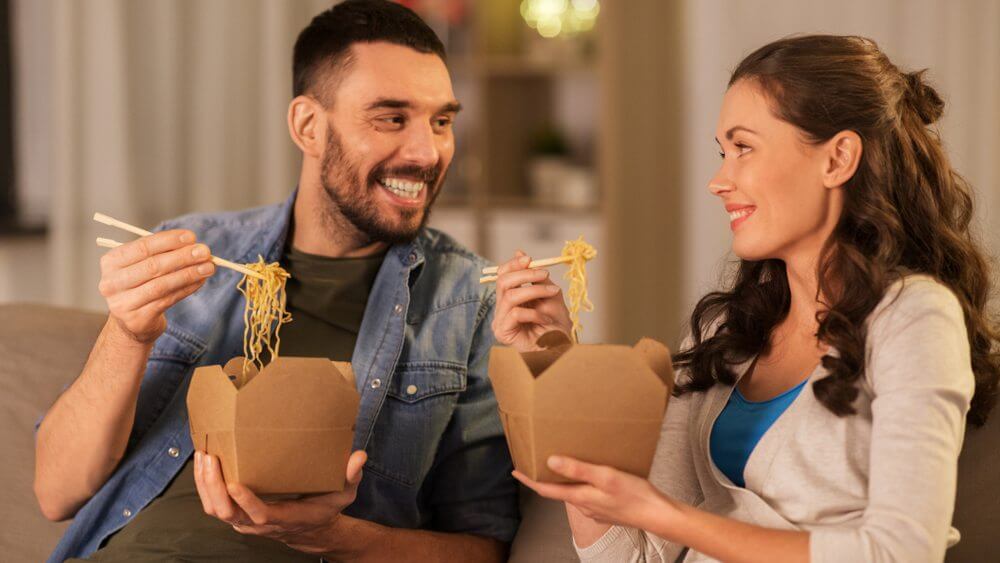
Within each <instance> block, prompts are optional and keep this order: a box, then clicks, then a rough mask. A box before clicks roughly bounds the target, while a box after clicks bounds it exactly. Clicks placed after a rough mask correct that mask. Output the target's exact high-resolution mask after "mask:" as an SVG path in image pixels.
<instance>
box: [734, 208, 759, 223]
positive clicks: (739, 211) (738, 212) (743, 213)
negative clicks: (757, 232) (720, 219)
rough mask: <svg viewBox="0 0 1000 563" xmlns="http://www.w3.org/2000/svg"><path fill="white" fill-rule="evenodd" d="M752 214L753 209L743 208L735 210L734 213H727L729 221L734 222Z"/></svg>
mask: <svg viewBox="0 0 1000 563" xmlns="http://www.w3.org/2000/svg"><path fill="white" fill-rule="evenodd" d="M753 212H754V208H753V207H744V208H743V209H737V210H736V211H731V212H730V213H729V220H730V221H735V220H737V219H739V218H740V217H746V216H747V215H750V214H751V213H753Z"/></svg>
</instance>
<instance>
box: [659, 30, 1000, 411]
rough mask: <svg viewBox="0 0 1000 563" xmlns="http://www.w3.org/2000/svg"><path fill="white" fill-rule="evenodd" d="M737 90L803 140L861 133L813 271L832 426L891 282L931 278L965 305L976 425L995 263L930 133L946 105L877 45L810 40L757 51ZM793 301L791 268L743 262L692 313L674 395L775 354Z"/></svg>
mask: <svg viewBox="0 0 1000 563" xmlns="http://www.w3.org/2000/svg"><path fill="white" fill-rule="evenodd" d="M741 80H748V81H752V83H753V84H754V85H755V86H757V87H758V88H759V89H760V90H761V91H762V92H763V93H764V94H765V95H766V96H767V97H768V99H769V101H770V102H771V110H772V112H773V113H774V114H775V115H776V116H777V117H778V118H779V119H782V120H783V121H786V122H788V123H790V124H792V125H794V126H796V127H797V128H799V129H800V130H801V131H802V132H803V134H804V137H805V138H806V139H807V140H808V141H809V142H812V143H817V144H818V143H822V142H824V141H827V140H829V139H830V138H832V137H833V136H834V135H836V134H837V133H839V132H841V131H854V132H856V133H857V134H858V135H859V136H860V137H861V140H862V146H863V147H864V150H863V154H862V157H861V162H860V165H859V166H858V169H857V172H856V173H855V174H854V176H853V177H852V178H851V179H850V180H849V181H848V182H847V184H846V185H845V189H844V198H845V203H844V210H843V214H842V216H841V218H840V220H839V223H838V224H837V226H836V227H835V229H834V231H833V234H832V236H831V237H830V239H829V240H828V241H827V242H826V244H825V246H824V249H823V253H822V256H821V260H820V263H819V271H818V275H819V293H818V295H823V296H826V298H827V299H828V300H829V302H828V303H823V304H822V305H823V306H822V307H821V310H820V313H818V314H817V321H818V322H819V330H818V332H817V337H818V338H819V339H820V340H821V341H822V342H824V343H826V344H829V345H831V346H833V347H834V348H836V350H837V352H838V356H833V355H827V356H824V357H823V366H824V367H825V368H826V369H827V370H828V371H829V373H830V375H829V376H828V377H825V378H823V379H820V380H817V381H816V382H815V383H814V384H813V391H814V393H815V395H816V398H817V399H818V400H819V401H820V402H821V403H822V404H823V405H824V406H826V408H828V409H829V410H830V411H832V412H833V413H835V414H837V415H838V416H846V415H850V414H854V413H855V409H854V407H853V403H854V400H855V399H856V398H857V396H858V387H857V384H858V379H859V378H861V377H862V376H863V374H864V370H865V339H866V337H867V327H866V323H865V321H866V319H867V318H868V316H869V315H870V314H871V312H872V310H873V309H874V308H875V306H876V305H877V304H878V303H879V302H880V301H881V300H882V298H883V296H884V295H885V293H886V290H887V289H888V288H889V285H890V284H891V283H893V282H894V281H896V280H898V279H899V278H900V277H902V276H903V275H905V274H908V273H923V274H927V275H930V276H932V277H934V278H935V279H937V280H938V281H940V282H941V283H943V284H944V285H946V286H947V287H949V288H950V289H951V290H952V292H954V294H955V295H956V296H957V297H958V300H959V302H960V303H961V305H962V309H963V311H964V313H965V324H966V328H967V330H968V335H969V347H970V349H971V357H972V371H973V372H974V374H975V379H976V390H975V395H974V397H973V399H972V405H971V409H970V411H969V415H968V420H969V422H970V423H971V424H973V425H977V426H980V425H982V424H983V423H984V422H985V421H986V417H987V415H988V414H989V412H990V410H991V409H992V408H993V406H994V404H995V403H996V397H997V382H998V379H1000V352H998V351H997V350H996V344H997V342H998V332H997V327H996V324H995V322H993V321H991V320H990V318H989V313H988V311H987V305H988V301H989V298H990V271H989V262H988V260H987V258H986V255H985V254H984V252H983V251H982V249H981V248H980V246H979V244H978V243H977V241H976V240H975V237H974V236H973V234H972V233H971V232H970V228H969V227H970V222H971V220H972V215H973V213H972V210H973V200H972V192H971V188H970V186H969V184H968V183H967V182H966V181H965V179H964V178H962V176H960V175H959V174H958V173H957V172H956V171H955V170H954V169H953V168H952V166H951V163H950V161H949V159H948V156H947V154H946V153H945V150H944V148H943V147H942V144H941V140H940V138H939V135H938V132H937V131H936V129H935V128H934V127H932V125H933V124H934V123H935V122H936V121H937V120H938V119H939V118H940V117H941V114H942V112H943V110H944V102H942V101H941V97H940V96H939V95H938V93H937V92H936V91H935V90H934V89H933V88H932V87H931V86H929V85H928V84H927V83H926V82H925V81H924V78H923V71H920V72H902V71H900V70H899V69H898V68H897V67H896V66H895V65H894V64H892V62H891V61H889V59H888V57H886V55H885V54H884V53H882V51H881V50H879V48H878V46H877V45H876V44H875V42H874V41H871V40H869V39H865V38H862V37H849V36H833V35H809V36H798V37H790V38H786V39H781V40H779V41H775V42H773V43H771V44H768V45H765V46H764V47H761V48H760V49H758V50H757V51H755V52H753V53H751V54H750V55H749V56H747V57H746V58H745V59H744V60H743V61H742V62H741V63H740V64H739V66H737V68H736V70H735V71H733V74H732V77H731V78H730V80H729V86H732V85H733V84H735V83H736V82H738V81H741ZM789 304H790V292H789V288H788V280H787V277H786V274H785V265H784V263H783V262H781V261H780V260H762V261H747V260H742V261H740V263H739V266H738V269H737V271H736V273H735V277H734V279H733V280H732V281H731V284H730V286H729V287H728V289H727V290H724V291H718V292H713V293H710V294H708V295H706V296H705V297H703V298H702V299H701V301H699V302H698V304H697V306H696V307H695V309H694V312H693V313H692V315H691V338H692V339H691V344H690V346H689V347H687V348H686V349H685V350H683V351H682V352H681V353H679V354H678V355H677V356H676V358H675V365H676V367H683V368H687V369H688V371H689V375H690V379H689V380H688V381H687V382H686V383H685V384H683V385H680V386H678V393H685V392H691V391H704V390H706V389H708V388H710V387H712V386H713V385H715V384H716V383H723V384H727V385H733V384H734V383H735V381H736V374H735V373H734V370H733V366H735V365H736V364H739V363H741V362H744V361H746V360H749V359H750V358H752V357H754V356H756V355H757V354H761V353H765V352H766V351H767V349H768V346H769V343H770V335H771V331H772V330H773V329H774V328H775V326H777V325H778V323H779V322H781V321H782V320H783V319H784V318H785V316H786V315H787V314H788V310H789ZM712 327H715V328H712Z"/></svg>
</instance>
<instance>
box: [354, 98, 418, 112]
mask: <svg viewBox="0 0 1000 563" xmlns="http://www.w3.org/2000/svg"><path fill="white" fill-rule="evenodd" d="M411 107H413V104H411V103H410V102H408V101H406V100H398V99H395V98H379V99H377V100H375V101H374V102H372V103H370V104H368V105H367V106H365V109H366V110H373V109H384V108H388V109H409V108H411Z"/></svg>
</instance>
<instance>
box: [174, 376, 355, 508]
mask: <svg viewBox="0 0 1000 563" xmlns="http://www.w3.org/2000/svg"><path fill="white" fill-rule="evenodd" d="M242 368H243V358H242V357H237V358H233V359H232V360H230V361H229V362H228V363H227V364H226V365H225V367H219V366H206V367H200V368H197V369H195V371H194V375H193V376H192V379H191V386H190V388H189V389H188V395H187V406H188V415H189V417H190V421H191V440H192V441H193V442H194V447H195V448H196V449H199V450H202V451H205V452H208V453H209V454H211V455H215V456H218V457H219V459H220V460H221V462H222V473H223V476H224V477H225V479H226V481H228V482H237V483H242V484H244V485H246V486H247V487H249V488H250V490H252V491H254V492H255V493H257V494H271V493H324V492H330V491H341V490H343V489H344V478H345V471H346V467H347V458H348V457H349V456H350V453H351V445H352V442H353V440H354V423H355V419H356V418H357V415H358V404H359V402H360V397H359V395H358V392H357V390H356V389H355V387H354V372H353V371H352V370H351V364H350V363H347V362H331V361H330V360H327V359H323V358H295V357H279V358H277V359H275V360H274V361H272V362H271V363H269V364H267V365H266V366H264V369H263V370H261V372H260V374H257V373H256V370H253V372H252V373H250V374H249V376H250V377H249V378H248V380H247V382H246V383H244V384H243V386H242V387H240V388H237V385H236V381H235V380H236V378H237V376H238V375H239V374H240V372H241V371H242Z"/></svg>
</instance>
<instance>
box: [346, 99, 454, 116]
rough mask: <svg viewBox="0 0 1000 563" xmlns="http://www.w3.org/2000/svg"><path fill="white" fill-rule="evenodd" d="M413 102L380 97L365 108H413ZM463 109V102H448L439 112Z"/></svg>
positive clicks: (369, 109)
mask: <svg viewBox="0 0 1000 563" xmlns="http://www.w3.org/2000/svg"><path fill="white" fill-rule="evenodd" d="M412 108H413V104H412V103H410V102H408V101H406V100H400V99H396V98H379V99H377V100H375V101H374V102H372V103H370V104H368V105H367V106H365V110H367V111H371V110H373V109H412ZM461 110H462V104H460V103H458V102H448V103H446V104H445V105H443V106H441V108H440V109H438V111H437V113H458V112H459V111H461Z"/></svg>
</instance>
